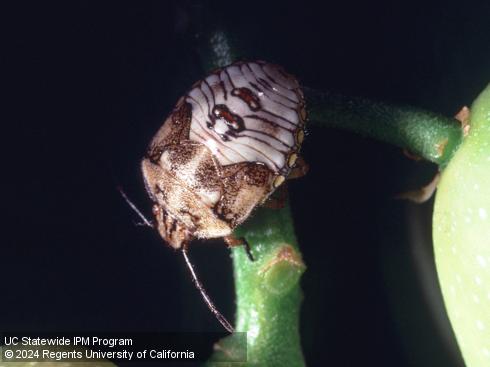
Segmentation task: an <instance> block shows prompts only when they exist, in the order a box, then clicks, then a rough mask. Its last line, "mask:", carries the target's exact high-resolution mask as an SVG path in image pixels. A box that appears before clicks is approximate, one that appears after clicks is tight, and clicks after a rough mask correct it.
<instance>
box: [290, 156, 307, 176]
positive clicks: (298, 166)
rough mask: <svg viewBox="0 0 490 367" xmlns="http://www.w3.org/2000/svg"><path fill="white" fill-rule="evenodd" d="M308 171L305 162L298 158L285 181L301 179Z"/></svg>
mask: <svg viewBox="0 0 490 367" xmlns="http://www.w3.org/2000/svg"><path fill="white" fill-rule="evenodd" d="M309 169H310V166H309V164H308V163H306V162H305V160H304V159H303V157H301V156H298V159H297V160H296V163H295V165H294V167H293V168H292V169H291V172H289V175H288V177H287V179H288V180H292V179H294V178H300V177H303V176H305V175H306V174H307V173H308V171H309Z"/></svg>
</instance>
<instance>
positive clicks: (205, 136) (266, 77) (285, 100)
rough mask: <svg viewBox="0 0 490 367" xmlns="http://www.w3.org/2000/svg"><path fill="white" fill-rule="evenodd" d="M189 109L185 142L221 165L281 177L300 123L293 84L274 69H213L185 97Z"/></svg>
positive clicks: (296, 144)
mask: <svg viewBox="0 0 490 367" xmlns="http://www.w3.org/2000/svg"><path fill="white" fill-rule="evenodd" d="M185 101H186V102H187V103H189V104H190V106H191V107H192V114H191V124H190V132H189V138H190V139H191V140H193V141H196V142H200V143H203V144H205V145H206V146H207V147H208V148H209V149H210V150H211V151H212V152H213V154H214V155H215V157H216V159H217V160H218V161H219V162H220V163H221V164H222V165H223V166H224V165H229V164H234V163H240V162H261V163H263V164H265V165H267V167H269V168H270V169H271V170H272V171H273V172H274V173H275V174H280V175H283V176H287V174H288V173H289V170H290V168H291V167H292V166H293V165H294V162H295V160H296V157H297V155H296V153H297V151H298V150H299V148H300V145H301V142H302V140H303V125H304V122H305V118H306V112H305V106H304V99H303V95H302V93H301V90H300V87H299V83H298V81H297V80H296V79H295V78H294V77H293V76H291V75H289V74H286V73H285V72H284V71H283V70H282V69H281V68H280V67H279V66H276V65H273V64H268V63H265V62H260V61H258V62H239V63H235V64H232V65H230V66H228V67H226V68H223V69H219V70H217V71H216V72H214V73H213V74H211V75H209V76H208V77H207V78H205V79H204V80H202V81H199V82H198V83H196V84H195V85H194V87H193V88H192V89H191V91H190V92H189V93H188V94H187V95H186V96H185Z"/></svg>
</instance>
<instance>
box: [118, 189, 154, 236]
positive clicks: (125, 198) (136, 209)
mask: <svg viewBox="0 0 490 367" xmlns="http://www.w3.org/2000/svg"><path fill="white" fill-rule="evenodd" d="M117 191H119V193H120V194H121V196H122V197H123V199H124V200H125V201H126V203H128V205H129V207H130V208H131V209H133V210H134V211H135V213H136V214H138V216H139V217H140V218H141V220H142V221H143V223H138V224H139V225H141V224H143V225H145V226H148V227H152V228H153V227H154V226H153V224H151V222H150V221H149V220H148V219H146V217H145V216H144V215H143V213H142V212H141V211H140V210H139V209H138V208H137V207H136V205H134V204H133V202H132V201H131V200H129V198H128V196H127V195H126V193H125V192H124V190H123V189H122V188H121V187H120V186H118V187H117Z"/></svg>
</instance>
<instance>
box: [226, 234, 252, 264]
mask: <svg viewBox="0 0 490 367" xmlns="http://www.w3.org/2000/svg"><path fill="white" fill-rule="evenodd" d="M223 240H224V241H225V243H226V244H227V245H228V247H237V246H244V247H245V252H246V253H247V256H248V258H249V259H250V261H255V259H254V256H253V254H252V250H251V249H250V244H249V243H248V242H247V240H246V239H245V237H240V238H236V237H235V236H233V235H229V236H225V237H223Z"/></svg>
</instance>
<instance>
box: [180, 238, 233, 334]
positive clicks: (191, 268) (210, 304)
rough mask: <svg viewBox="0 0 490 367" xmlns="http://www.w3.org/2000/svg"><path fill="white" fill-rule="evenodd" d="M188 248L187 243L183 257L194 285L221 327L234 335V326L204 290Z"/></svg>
mask: <svg viewBox="0 0 490 367" xmlns="http://www.w3.org/2000/svg"><path fill="white" fill-rule="evenodd" d="M187 246H188V244H187V243H185V244H184V245H183V246H182V255H183V256H184V259H185V263H186V265H187V267H188V268H189V271H190V272H191V276H192V281H193V282H194V285H195V286H196V288H197V289H198V291H199V292H200V293H201V296H202V298H203V299H204V302H206V305H207V306H208V308H209V309H210V310H211V312H212V313H213V314H214V316H216V318H217V319H218V321H219V322H220V323H221V325H223V327H224V328H225V329H226V330H227V331H229V332H230V333H234V332H235V330H234V329H233V326H231V324H230V323H229V322H228V320H226V318H225V317H224V316H223V315H222V314H221V312H219V311H218V309H217V308H216V306H215V305H214V303H213V301H211V298H209V296H208V294H207V292H206V289H204V286H203V285H202V283H201V282H200V281H199V279H198V277H197V274H196V272H195V270H194V266H193V265H192V263H191V261H190V260H189V257H188V256H187Z"/></svg>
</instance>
